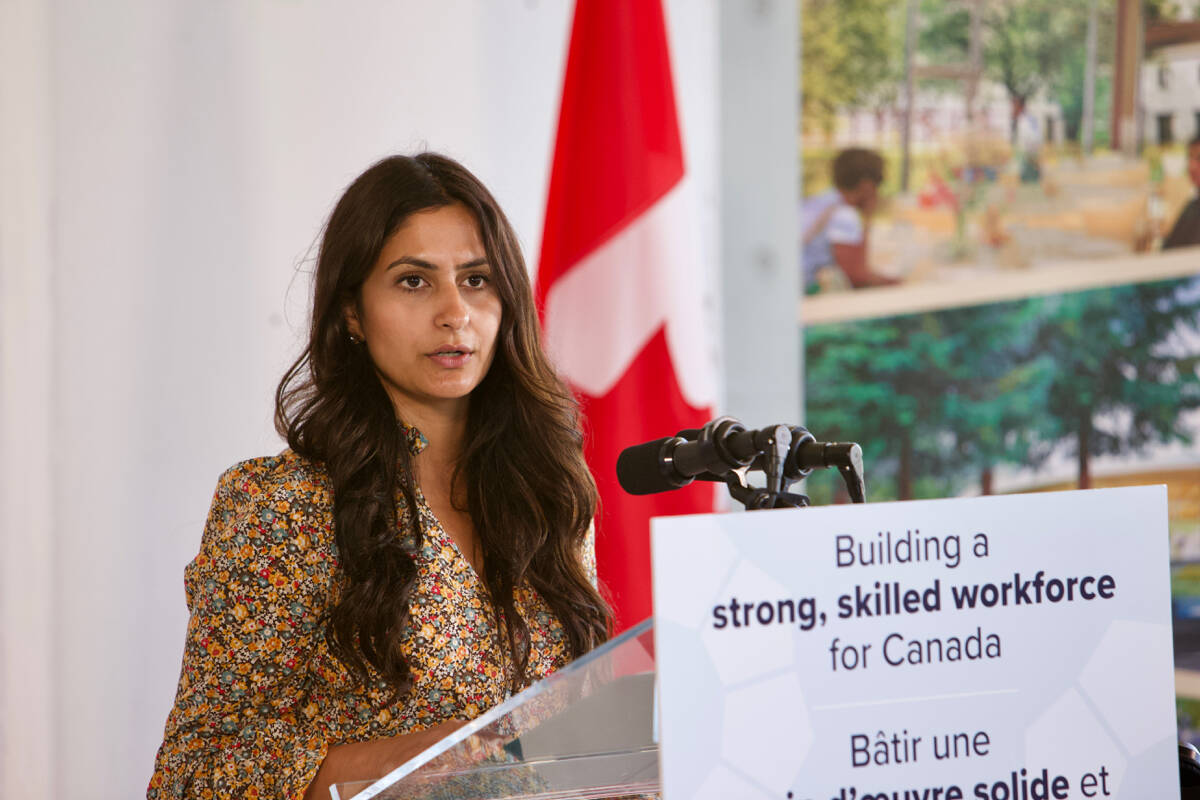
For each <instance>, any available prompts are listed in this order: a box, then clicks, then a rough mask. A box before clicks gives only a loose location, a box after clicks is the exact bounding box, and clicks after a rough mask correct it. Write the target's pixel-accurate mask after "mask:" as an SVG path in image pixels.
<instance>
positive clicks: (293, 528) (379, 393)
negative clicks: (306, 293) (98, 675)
mask: <svg viewBox="0 0 1200 800" xmlns="http://www.w3.org/2000/svg"><path fill="white" fill-rule="evenodd" d="M314 286H315V288H314V296H313V308H312V326H311V331H310V335H309V339H308V344H307V346H306V347H305V349H304V352H303V353H302V354H301V355H300V357H299V358H298V359H297V360H296V362H295V363H294V364H293V365H292V367H291V368H290V369H289V370H288V372H287V374H286V375H284V377H283V380H282V381H281V382H280V384H279V389H278V391H277V393H276V427H277V429H278V430H279V432H280V434H281V435H282V436H284V437H285V438H286V439H287V443H288V445H289V447H288V449H286V450H284V451H283V452H282V453H281V454H279V455H277V456H271V457H265V458H257V459H252V460H250V461H246V462H243V463H241V464H238V465H236V466H234V467H233V468H232V469H230V470H229V471H228V472H226V473H225V474H224V475H222V476H221V479H220V481H219V483H218V485H217V489H216V495H215V498H214V500H213V505H212V510H211V511H210V512H209V517H208V522H207V525H206V527H205V530H204V536H203V541H202V544H201V547H200V553H199V555H197V556H196V558H195V560H193V561H192V562H191V563H190V564H189V565H188V567H187V568H186V570H185V586H186V590H187V597H188V608H189V610H190V612H191V616H190V620H189V623H188V631H187V641H186V645H185V650H184V656H183V668H182V673H181V675H180V679H179V688H178V692H177V694H176V698H175V705H174V707H173V708H172V709H171V713H170V716H169V717H168V719H167V724H166V732H165V736H164V741H163V743H162V746H161V747H160V749H159V751H158V757H157V760H156V763H155V770H154V775H153V777H152V778H151V781H150V787H149V792H148V797H150V798H167V797H171V798H192V797H195V798H201V797H204V798H239V800H240V799H241V798H252V797H259V798H294V799H295V800H300V798H321V799H322V800H323V799H324V798H326V797H328V796H329V794H328V787H329V786H330V785H331V784H334V783H339V782H342V781H350V780H364V779H373V778H376V777H380V776H382V775H384V774H385V773H386V772H388V771H389V770H391V769H393V768H395V767H396V766H399V765H400V764H401V763H403V762H404V761H406V760H408V759H409V758H410V757H412V756H413V755H415V754H416V753H418V752H419V751H421V750H423V749H425V748H426V747H428V746H429V745H431V744H433V743H434V742H435V741H436V740H437V739H439V738H441V737H442V736H444V735H445V734H447V733H449V732H451V731H452V730H454V729H455V728H457V727H459V726H461V725H462V724H463V722H464V721H466V720H469V719H471V718H473V717H475V716H478V715H479V714H481V713H483V712H484V711H486V710H487V709H488V708H490V707H491V706H493V705H495V704H497V703H499V702H500V701H501V700H503V699H504V698H505V697H507V696H509V695H510V694H512V693H514V692H517V691H519V690H520V689H522V688H523V687H525V686H527V685H529V684H530V683H532V682H533V681H536V680H538V679H539V678H542V677H544V676H545V675H547V674H548V673H550V672H552V671H554V670H555V669H557V668H559V667H561V666H563V665H564V664H566V663H567V662H568V661H570V660H571V659H572V658H575V657H577V656H579V655H581V654H583V653H585V652H587V651H588V650H590V649H591V648H592V647H594V646H596V645H597V644H599V643H600V642H601V641H603V640H604V638H605V637H606V635H607V631H608V623H609V611H608V608H607V606H606V605H605V603H604V601H603V600H602V599H601V597H600V596H599V594H598V593H597V592H596V589H595V587H594V581H595V567H594V557H593V556H592V552H593V549H592V542H591V531H590V522H591V519H592V516H593V514H594V512H595V506H596V489H595V485H594V483H593V481H592V478H591V476H590V475H589V473H588V471H587V467H586V465H585V463H584V460H583V454H582V450H581V437H580V433H579V429H578V426H577V419H576V408H575V404H574V401H573V399H572V397H571V395H570V393H569V391H568V390H567V388H566V387H565V386H564V385H563V383H562V382H561V381H560V380H559V379H558V378H557V377H556V375H555V373H554V370H553V369H552V367H551V366H550V364H549V362H548V360H547V359H546V357H545V355H544V354H543V352H542V349H541V345H540V342H539V333H538V323H537V316H536V313H535V311H534V308H533V299H532V293H531V290H530V286H529V279H528V276H527V273H526V270H525V264H524V261H523V259H522V256H521V253H520V249H519V247H518V245H517V241H516V237H515V235H514V233H513V231H512V228H511V227H510V225H509V223H508V220H507V219H506V218H505V216H504V214H503V212H502V211H501V210H500V208H499V207H498V206H497V204H496V201H495V200H494V199H493V198H492V196H491V194H490V193H489V192H488V191H487V189H486V188H484V186H483V185H482V184H481V183H480V182H479V181H478V179H476V178H475V176H473V175H472V174H471V173H470V172H468V171H467V170H466V169H465V168H463V167H462V166H461V165H460V164H458V163H456V162H454V161H452V160H450V159H448V158H445V157H442V156H438V155H434V154H430V153H425V154H422V155H418V156H415V157H411V158H410V157H392V158H387V159H385V160H383V161H380V162H379V163H377V164H375V165H374V166H372V167H371V168H370V169H368V170H367V171H366V172H364V173H363V174H362V175H361V176H359V177H358V178H357V179H356V180H355V181H354V182H353V183H352V184H351V185H350V187H349V188H348V189H347V190H346V192H345V194H343V195H342V197H341V199H340V200H339V201H338V203H337V206H336V207H335V208H334V211H333V213H332V215H331V216H330V218H329V221H328V223H327V225H326V228H325V232H324V236H323V239H322V242H321V247H320V253H319V256H318V260H317V268H316V276H315V281H314Z"/></svg>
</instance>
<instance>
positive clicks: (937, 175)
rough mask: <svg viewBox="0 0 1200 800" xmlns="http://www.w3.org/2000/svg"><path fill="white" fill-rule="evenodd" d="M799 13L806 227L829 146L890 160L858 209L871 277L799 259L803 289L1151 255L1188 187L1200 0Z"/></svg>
mask: <svg viewBox="0 0 1200 800" xmlns="http://www.w3.org/2000/svg"><path fill="white" fill-rule="evenodd" d="M800 16H801V32H800V38H801V85H802V91H801V97H802V100H801V130H800V132H799V141H800V145H799V146H800V152H801V162H802V192H801V194H802V198H803V199H802V208H801V213H800V218H801V235H802V237H804V238H805V241H806V242H807V240H808V238H811V236H812V235H813V231H814V230H817V229H819V228H820V227H821V226H822V225H824V224H825V218H823V217H821V215H820V214H819V213H817V212H819V210H820V209H819V208H815V205H819V203H818V202H817V199H819V198H820V197H821V196H822V193H825V192H828V191H830V190H831V189H832V188H833V187H832V182H833V177H832V165H833V163H834V161H835V159H836V157H837V156H838V154H839V153H842V152H844V151H845V150H847V149H848V148H864V149H868V150H871V151H874V152H876V153H878V154H879V155H880V156H881V157H882V161H883V164H884V169H883V182H882V185H881V186H880V187H879V197H878V200H877V201H872V203H871V204H870V205H869V206H864V207H862V208H860V211H861V212H862V213H861V216H863V217H865V218H867V220H868V228H869V236H866V237H864V240H865V242H866V259H867V261H868V266H869V270H870V273H869V277H870V280H869V281H866V282H865V283H859V282H855V281H852V280H850V279H848V277H847V271H846V270H845V269H839V268H838V264H836V263H832V264H825V265H817V264H815V263H812V262H814V261H815V259H813V258H809V259H808V261H809V262H810V263H808V264H806V265H805V267H804V278H803V281H802V282H803V284H804V287H805V292H806V293H807V294H809V295H813V294H827V293H831V292H837V291H840V290H844V289H848V288H854V287H855V286H856V285H857V286H861V285H870V286H878V285H885V284H889V283H895V284H898V285H900V286H901V287H909V286H918V287H919V286H922V285H929V284H933V283H947V282H961V283H969V282H971V281H974V280H978V279H980V278H986V277H988V276H991V275H995V274H1005V273H1014V272H1027V273H1032V272H1037V271H1038V270H1041V269H1044V268H1060V269H1061V268H1075V269H1078V270H1080V271H1085V272H1086V271H1087V270H1089V269H1090V268H1091V267H1092V265H1095V264H1097V263H1101V262H1108V261H1113V260H1118V261H1119V260H1122V259H1124V260H1129V259H1131V258H1133V257H1137V256H1145V255H1147V254H1154V253H1155V252H1156V251H1158V250H1160V249H1162V247H1163V244H1164V240H1165V238H1166V237H1167V235H1168V233H1169V231H1170V229H1171V226H1172V224H1173V222H1174V221H1175V220H1176V219H1177V217H1178V216H1179V214H1180V211H1181V209H1182V208H1183V207H1184V206H1185V205H1186V204H1187V202H1188V200H1189V199H1190V198H1191V197H1192V195H1193V194H1194V193H1195V191H1196V186H1195V185H1193V181H1192V180H1191V179H1189V176H1188V173H1187V143H1188V142H1189V140H1191V139H1192V138H1193V137H1195V136H1196V135H1197V134H1200V0H1152V1H1150V2H1141V1H1140V0H1116V2H1101V1H1100V0H801V15H800ZM810 209H814V210H811V211H810ZM804 252H805V253H806V255H807V254H808V250H807V249H805V250H804ZM827 260H828V259H827ZM1198 266H1200V265H1198ZM814 299H816V298H814ZM821 300H822V302H823V301H824V298H821Z"/></svg>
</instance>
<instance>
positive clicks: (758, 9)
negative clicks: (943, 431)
mask: <svg viewBox="0 0 1200 800" xmlns="http://www.w3.org/2000/svg"><path fill="white" fill-rule="evenodd" d="M719 6H720V20H721V27H720V30H721V43H720V48H721V58H720V62H721V78H720V80H721V90H720V91H721V109H720V138H721V145H720V148H721V149H720V153H721V203H722V208H721V284H720V286H721V293H722V304H723V308H722V318H723V323H724V324H723V329H724V330H723V334H722V348H723V351H724V362H725V386H726V390H725V402H724V403H723V404H722V409H723V410H724V412H725V413H729V414H732V415H733V416H736V417H738V418H740V419H742V420H743V421H744V422H746V423H747V424H748V425H751V426H759V425H765V424H770V423H780V422H795V421H797V420H799V418H800V415H801V409H802V405H801V389H800V382H801V377H800V376H801V374H802V368H801V367H802V365H801V358H802V354H801V349H800V331H799V329H798V324H797V312H796V307H797V302H798V298H799V296H800V266H799V261H800V247H799V237H798V234H797V219H796V217H797V213H798V200H799V198H798V192H799V185H800V173H799V169H798V168H797V157H798V156H797V149H798V146H797V141H798V132H799V126H798V114H799V93H798V87H797V83H798V74H799V62H798V47H799V46H798V42H799V39H800V27H799V20H798V18H797V4H796V3H795V1H794V0H755V2H745V3H720V4H719Z"/></svg>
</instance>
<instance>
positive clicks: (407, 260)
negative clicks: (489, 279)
mask: <svg viewBox="0 0 1200 800" xmlns="http://www.w3.org/2000/svg"><path fill="white" fill-rule="evenodd" d="M487 263H488V260H487V259H486V258H476V259H472V260H471V261H464V262H463V263H461V264H459V265H458V266H456V267H455V268H454V270H455V272H458V271H461V270H464V269H474V268H475V267H486V266H487ZM402 264H403V265H407V266H410V267H420V268H421V269H432V270H436V269H437V264H434V263H432V262H430V261H426V260H425V259H423V258H417V257H416V256H400V258H397V259H396V260H395V261H393V262H392V263H390V264H388V265H387V266H386V267H384V271H385V272H386V271H387V270H389V269H391V268H392V267H398V266H400V265H402Z"/></svg>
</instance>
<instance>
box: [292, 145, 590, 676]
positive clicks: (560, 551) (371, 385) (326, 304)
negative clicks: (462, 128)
mask: <svg viewBox="0 0 1200 800" xmlns="http://www.w3.org/2000/svg"><path fill="white" fill-rule="evenodd" d="M453 203H461V204H462V205H463V206H465V207H466V208H467V209H468V210H469V211H470V212H471V213H472V214H473V215H474V217H475V219H476V220H478V222H479V227H480V233H481V235H482V238H483V245H484V248H485V250H486V254H487V259H488V262H489V264H491V267H492V280H493V283H494V286H495V287H496V289H497V292H498V294H499V296H500V299H501V303H502V307H503V313H502V318H501V322H500V331H499V333H498V335H497V342H496V350H495V357H494V360H493V362H492V365H491V369H489V370H488V373H487V375H486V376H485V377H484V379H483V380H482V382H481V383H480V384H479V386H478V387H477V388H476V389H475V390H474V391H473V392H472V394H471V401H470V410H469V412H468V421H467V432H466V438H465V441H466V444H465V447H464V452H463V453H462V456H461V458H460V461H459V465H458V468H457V469H456V471H455V474H454V476H453V479H452V481H453V486H454V487H455V488H456V490H461V494H460V493H459V491H455V492H454V493H453V495H454V496H456V497H462V496H465V498H466V508H465V509H464V510H465V511H467V513H469V514H470V517H471V521H472V522H473V523H474V525H475V530H476V532H477V534H478V536H479V541H480V545H481V547H482V550H483V556H484V559H483V560H484V575H483V580H484V584H485V585H486V587H487V590H488V592H489V594H490V595H491V598H492V603H493V610H494V611H496V612H500V613H502V614H503V619H504V620H505V622H506V623H507V624H506V625H504V626H502V628H503V630H504V633H505V638H506V639H507V642H506V643H505V644H506V645H507V647H508V649H509V652H510V653H511V654H512V657H513V664H514V665H515V667H516V668H515V670H514V672H513V675H512V678H511V683H512V688H513V689H514V690H515V689H518V688H520V687H521V686H522V685H523V680H524V675H525V669H526V667H527V664H528V658H529V652H528V651H529V648H528V637H529V629H528V626H527V624H526V621H525V620H524V619H522V618H521V616H520V614H519V613H518V612H517V610H516V608H515V607H514V604H513V590H514V588H515V587H517V586H518V585H520V584H521V583H522V582H528V584H529V585H530V586H532V587H533V588H534V589H535V590H537V592H538V593H539V594H540V595H541V596H542V598H543V599H544V600H545V601H546V603H547V604H548V605H549V606H550V608H551V609H552V610H553V611H554V613H555V615H556V616H557V617H558V619H559V620H560V621H561V622H562V625H563V628H564V629H565V632H566V638H567V643H568V645H569V647H570V651H571V656H572V657H575V656H579V655H581V654H583V653H585V652H587V651H588V650H590V649H591V648H592V647H594V646H595V645H597V644H599V643H600V642H602V641H603V640H604V639H605V638H607V635H608V631H609V625H610V619H611V616H610V611H609V609H608V606H607V605H606V604H605V602H604V600H603V599H602V598H601V597H600V595H599V594H598V593H597V592H596V590H595V589H594V588H593V587H592V585H591V583H590V582H589V580H588V576H587V575H586V574H585V572H584V569H583V567H582V565H581V563H580V560H579V551H580V547H581V545H582V543H583V539H584V536H585V534H586V532H587V529H588V526H589V525H590V523H591V520H592V517H593V515H594V513H595V509H596V502H597V499H596V498H597V495H596V486H595V483H594V481H593V480H592V477H591V474H590V473H589V472H588V470H587V466H586V464H585V462H584V460H583V453H582V440H581V435H580V432H579V425H578V417H577V409H576V404H575V401H574V398H573V397H572V396H571V393H570V391H569V390H568V389H567V388H566V386H565V385H564V384H563V383H562V381H561V380H560V379H559V378H558V376H557V375H556V374H555V372H554V369H553V368H552V367H551V366H550V363H549V361H548V360H547V358H546V356H545V355H544V353H543V352H542V348H541V342H540V335H539V329H538V321H537V315H536V313H535V311H534V302H533V293H532V291H531V290H530V286H529V278H528V274H527V272H526V270H525V262H524V259H523V258H522V256H521V251H520V247H519V246H518V245H517V240H516V236H515V235H514V233H513V230H512V227H511V226H510V225H509V222H508V220H507V219H506V218H505V216H504V213H503V212H502V211H501V210H500V207H499V206H498V205H497V203H496V201H495V199H493V197H492V195H491V194H490V193H489V192H488V190H487V189H486V188H484V186H483V184H482V183H480V182H479V180H478V179H477V178H476V177H475V176H474V175H472V174H471V173H470V172H468V171H467V169H466V168H464V167H463V166H462V165H461V164H458V163H457V162H455V161H453V160H451V159H449V158H446V157H444V156H440V155H436V154H433V153H422V154H420V155H417V156H413V157H406V156H393V157H391V158H385V159H384V160H382V161H380V162H379V163H377V164H375V165H373V166H372V167H371V168H370V169H368V170H367V171H366V172H364V173H363V174H362V175H360V176H359V177H358V178H357V179H356V180H355V181H354V182H353V183H352V184H351V185H350V187H349V188H348V189H346V192H345V194H343V195H342V197H341V199H340V200H339V201H338V203H337V206H336V207H335V208H334V210H333V213H332V214H331V215H330V217H329V222H328V223H327V224H326V227H325V233H324V236H323V238H322V241H321V248H320V253H319V255H318V258H317V270H316V279H315V288H314V296H313V310H312V329H311V332H310V336H309V340H308V346H307V347H306V348H305V349H304V352H303V353H301V355H300V357H299V358H298V359H296V362H295V363H294V364H292V366H291V368H289V369H288V371H287V373H286V374H285V375H284V376H283V379H282V380H281V381H280V383H279V388H278V390H277V391H276V394H275V427H276V429H277V430H278V431H279V433H280V435H282V436H284V437H285V438H286V439H287V442H288V445H289V446H291V448H292V449H293V450H294V451H296V452H297V453H299V454H300V455H302V456H305V457H306V458H309V459H311V460H313V461H316V462H319V463H322V464H324V466H325V468H326V470H327V471H328V474H329V478H330V481H331V485H332V490H333V522H334V528H335V534H336V541H337V547H338V565H339V570H340V579H341V585H340V588H341V591H340V594H339V596H338V599H337V601H336V602H335V604H334V606H333V607H332V609H331V610H330V612H329V625H328V627H327V633H326V636H327V639H328V641H329V645H330V648H331V649H332V651H333V652H334V654H335V655H336V656H337V657H338V658H340V659H341V660H342V661H343V662H344V663H345V664H346V665H347V667H348V668H350V670H351V671H352V673H354V674H355V675H357V676H358V677H360V678H361V679H363V680H364V681H365V680H368V679H369V675H370V673H369V671H368V665H369V666H370V667H372V668H374V669H375V670H376V671H377V672H378V673H379V675H380V677H382V678H383V679H384V680H385V681H387V683H388V684H389V685H390V686H391V687H392V689H393V690H394V691H395V692H396V695H397V696H399V695H401V694H403V693H405V692H407V691H408V689H409V688H411V685H412V675H411V670H410V668H409V665H408V663H407V660H406V659H405V658H404V655H403V652H402V650H401V647H400V642H401V638H402V636H403V631H404V627H405V625H406V624H407V617H408V606H409V600H410V598H411V596H412V592H413V588H414V586H415V584H416V580H417V570H416V566H415V564H414V560H413V553H414V552H415V549H414V547H416V548H419V547H420V543H421V540H422V538H423V535H424V531H422V530H420V527H421V525H420V517H419V515H418V514H416V513H415V509H416V506H417V503H416V496H415V489H414V486H413V481H412V477H411V476H412V475H413V470H412V469H411V466H412V465H411V455H410V453H409V451H408V449H407V447H406V445H405V441H404V438H403V434H402V433H401V431H400V429H399V426H398V425H397V420H396V412H395V409H394V408H393V406H392V403H391V401H390V400H389V399H388V396H387V394H386V392H385V391H384V388H383V385H382V384H381V383H380V380H379V378H378V376H377V374H376V371H375V367H374V365H373V364H372V362H371V358H370V356H369V355H368V353H367V349H366V347H364V346H362V345H359V344H354V343H352V342H351V339H350V331H349V329H348V327H347V323H346V319H345V309H346V307H347V305H348V304H351V303H356V302H357V301H358V298H359V293H360V291H361V287H362V283H363V281H364V280H365V279H366V277H367V275H368V274H369V273H370V271H371V269H372V267H373V266H374V265H375V262H376V260H377V259H378V258H379V254H380V252H381V251H382V249H383V246H384V243H385V242H386V241H387V239H388V237H389V236H391V235H392V234H393V233H394V232H395V231H396V230H397V228H399V227H400V226H401V225H402V224H403V223H404V221H405V220H406V219H408V217H409V216H410V215H412V214H414V213H416V212H418V211H425V210H429V209H434V208H439V207H442V206H447V205H450V204H453ZM397 491H399V492H400V493H401V494H402V496H403V499H404V501H405V506H406V507H407V508H408V509H411V510H414V511H412V512H410V513H407V514H406V515H405V517H404V519H397V505H396V494H397ZM405 524H407V525H409V526H411V529H410V530H411V532H412V533H414V534H415V542H416V544H415V546H414V545H413V542H414V537H413V536H407V537H403V536H401V535H400V531H399V530H398V526H400V525H405ZM497 618H498V619H499V614H497ZM500 627H501V626H499V624H498V628H500Z"/></svg>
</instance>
